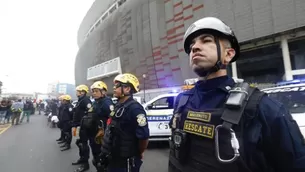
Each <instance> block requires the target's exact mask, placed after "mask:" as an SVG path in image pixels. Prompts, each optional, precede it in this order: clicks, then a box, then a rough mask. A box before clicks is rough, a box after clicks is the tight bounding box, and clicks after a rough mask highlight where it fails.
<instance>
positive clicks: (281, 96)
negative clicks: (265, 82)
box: [266, 86, 305, 113]
mask: <svg viewBox="0 0 305 172" xmlns="http://www.w3.org/2000/svg"><path fill="white" fill-rule="evenodd" d="M266 92H267V93H269V96H270V97H273V98H275V99H277V100H278V101H280V102H281V103H283V104H284V106H285V107H286V108H287V109H289V111H290V113H305V86H301V87H289V88H280V89H272V90H268V91H266Z"/></svg>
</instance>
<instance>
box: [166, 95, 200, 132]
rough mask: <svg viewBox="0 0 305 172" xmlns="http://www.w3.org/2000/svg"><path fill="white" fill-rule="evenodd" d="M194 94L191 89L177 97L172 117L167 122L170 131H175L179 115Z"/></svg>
mask: <svg viewBox="0 0 305 172" xmlns="http://www.w3.org/2000/svg"><path fill="white" fill-rule="evenodd" d="M193 94H194V89H191V90H189V91H186V92H184V93H181V94H179V95H178V96H177V98H176V101H175V106H174V115H173V117H172V118H171V120H170V121H169V126H170V127H171V128H172V129H175V128H176V127H177V126H179V123H180V118H181V113H182V111H183V109H184V107H185V105H186V104H187V102H188V101H189V98H190V97H191V96H192V95H193Z"/></svg>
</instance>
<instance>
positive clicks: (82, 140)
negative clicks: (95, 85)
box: [72, 96, 92, 165]
mask: <svg viewBox="0 0 305 172" xmlns="http://www.w3.org/2000/svg"><path fill="white" fill-rule="evenodd" d="M91 107H92V103H91V100H90V99H89V97H87V96H82V97H80V98H79V99H78V102H77V104H76V106H75V108H74V115H73V122H72V125H73V127H79V126H81V122H82V119H83V117H84V116H85V115H87V113H88V110H89V109H90V108H91ZM75 143H76V145H77V146H78V148H79V156H80V159H79V160H78V161H77V162H75V163H73V165H78V164H82V163H88V162H87V161H86V160H87V159H88V158H87V157H85V156H86V155H85V152H87V151H89V147H88V142H87V135H86V132H85V130H84V129H82V128H80V131H79V139H77V140H76V142H75Z"/></svg>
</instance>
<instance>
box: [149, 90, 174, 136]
mask: <svg viewBox="0 0 305 172" xmlns="http://www.w3.org/2000/svg"><path fill="white" fill-rule="evenodd" d="M174 99H175V97H174V96H168V97H162V98H160V99H157V100H156V101H154V102H152V103H150V104H148V105H147V107H146V111H147V120H148V126H149V130H150V137H153V138H156V140H158V138H159V139H160V140H162V139H161V138H164V140H166V139H167V140H168V136H170V135H171V130H170V128H169V121H170V119H171V118H172V115H173V108H174Z"/></svg>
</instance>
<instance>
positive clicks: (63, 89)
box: [56, 83, 76, 99]
mask: <svg viewBox="0 0 305 172" xmlns="http://www.w3.org/2000/svg"><path fill="white" fill-rule="evenodd" d="M56 93H58V94H68V95H70V96H71V97H72V99H76V92H75V85H73V84H68V83H58V84H57V85H56Z"/></svg>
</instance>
